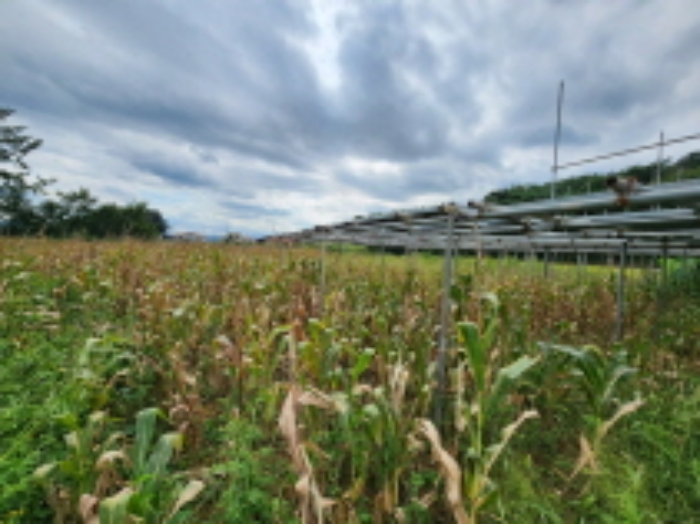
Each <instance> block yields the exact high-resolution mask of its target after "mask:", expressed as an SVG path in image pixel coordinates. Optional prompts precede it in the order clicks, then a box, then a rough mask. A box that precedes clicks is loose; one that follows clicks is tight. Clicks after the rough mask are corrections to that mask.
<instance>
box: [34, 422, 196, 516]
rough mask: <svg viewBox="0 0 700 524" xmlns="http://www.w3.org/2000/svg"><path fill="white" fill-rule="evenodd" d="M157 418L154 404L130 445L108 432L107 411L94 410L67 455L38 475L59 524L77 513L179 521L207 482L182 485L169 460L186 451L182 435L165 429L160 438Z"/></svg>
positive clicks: (71, 436)
mask: <svg viewBox="0 0 700 524" xmlns="http://www.w3.org/2000/svg"><path fill="white" fill-rule="evenodd" d="M159 416H160V411H159V410H158V409H156V408H149V409H145V410H142V411H140V412H139V413H138V414H137V416H136V428H135V438H134V442H133V443H132V444H131V445H128V444H127V442H126V436H125V435H124V434H123V433H121V432H116V433H111V434H109V435H107V433H106V432H107V422H108V420H107V415H106V413H104V412H96V413H93V414H92V415H90V417H88V421H87V424H86V425H85V426H84V427H82V428H78V429H76V430H75V431H72V432H71V433H68V434H67V435H66V444H67V445H68V450H69V455H68V457H66V458H65V459H63V460H62V461H60V462H57V463H49V464H46V465H44V466H41V467H40V468H38V469H37V470H36V472H35V473H34V477H35V479H36V480H37V481H38V482H39V483H40V484H41V485H42V486H43V487H44V489H45V493H46V497H47V502H48V503H49V504H50V505H51V507H52V508H53V509H54V515H55V521H56V522H57V523H59V524H61V523H67V522H72V521H73V519H74V518H76V517H77V516H80V518H82V519H83V521H85V522H88V523H97V522H108V523H114V524H123V523H127V522H133V521H134V519H141V520H142V521H143V522H147V523H154V524H155V523H166V522H177V521H180V520H179V519H180V518H181V517H178V513H179V512H180V510H181V509H182V507H183V506H184V505H185V504H186V503H187V502H190V501H191V500H193V499H194V498H195V497H196V496H197V495H198V494H199V492H200V491H201V490H202V489H203V488H204V484H203V483H202V482H201V481H200V480H197V479H194V480H191V481H189V482H188V483H187V484H184V485H183V484H182V483H181V482H175V481H174V479H173V478H172V477H171V475H170V474H169V472H168V470H167V467H168V465H169V463H170V462H171V460H172V458H173V456H174V454H175V453H176V452H178V451H179V450H181V449H182V444H183V443H182V435H181V434H180V433H177V432H171V433H165V434H163V435H161V436H160V437H159V438H158V439H157V440H156V439H155V437H156V422H157V418H158V417H159ZM98 515H99V520H98Z"/></svg>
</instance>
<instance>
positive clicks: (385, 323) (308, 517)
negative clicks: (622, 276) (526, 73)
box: [0, 239, 700, 524]
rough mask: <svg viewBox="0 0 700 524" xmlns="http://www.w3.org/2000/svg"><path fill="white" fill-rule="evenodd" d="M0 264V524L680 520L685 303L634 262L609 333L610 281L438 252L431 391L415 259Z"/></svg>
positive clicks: (690, 349) (128, 256)
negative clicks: (442, 347) (447, 267)
mask: <svg viewBox="0 0 700 524" xmlns="http://www.w3.org/2000/svg"><path fill="white" fill-rule="evenodd" d="M0 252H1V253H2V258H1V260H2V262H1V266H0V273H1V275H2V278H1V279H0V282H1V284H0V285H1V287H0V299H1V300H2V309H1V310H0V336H1V338H0V355H1V357H2V359H3V366H2V368H1V370H0V373H1V374H2V375H1V378H2V380H0V384H2V385H0V391H1V392H2V395H0V444H1V446H0V449H1V450H2V451H0V488H1V489H0V522H1V523H8V524H9V523H19V522H32V523H36V522H56V523H73V522H85V523H98V522H100V523H106V522H109V523H127V522H146V523H166V522H167V523H176V522H200V523H220V522H280V523H287V522H302V523H304V524H307V523H309V524H310V523H322V522H326V523H365V522H372V523H375V522H376V523H389V522H401V523H421V522H425V523H434V522H457V523H460V524H465V523H468V524H476V523H497V522H692V521H695V520H696V519H697V517H696V515H697V508H698V507H700V490H699V489H698V486H699V485H700V459H698V458H697V457H699V456H700V455H698V454H697V453H696V451H697V449H698V447H700V432H698V431H697V429H699V428H698V425H699V424H700V411H698V409H697V407H698V406H697V403H698V402H700V389H698V379H697V373H696V367H697V361H696V360H695V357H696V356H697V352H698V349H700V345H699V344H700V343H699V342H698V340H700V322H698V319H700V314H699V313H700V302H699V301H698V299H697V297H696V296H694V295H693V294H692V293H688V292H687V291H688V289H687V286H684V285H683V283H682V282H683V281H682V280H681V284H680V285H679V284H678V283H677V282H676V281H674V280H673V279H670V278H669V279H666V280H664V281H663V282H662V281H661V276H660V272H659V270H658V269H649V268H638V269H632V270H631V271H630V275H629V288H628V292H627V304H626V307H627V320H626V326H625V337H624V339H623V340H620V341H614V340H613V332H614V329H615V313H616V309H615V307H616V306H615V292H616V290H615V275H616V272H615V271H616V270H615V268H613V267H606V266H598V267H589V268H584V267H577V266H569V265H566V264H559V265H557V266H555V268H554V271H553V274H552V275H550V276H549V277H547V278H545V277H544V276H543V274H542V268H541V265H539V264H538V263H537V262H533V261H523V260H512V259H505V258H503V259H492V260H475V259H472V258H467V257H461V258H458V260H457V261H456V268H455V281H454V284H453V286H452V288H451V289H450V291H449V299H450V300H449V306H450V311H449V315H448V317H449V319H448V320H449V321H448V324H447V325H446V326H444V328H445V329H446V330H447V333H448V334H449V337H448V347H447V355H446V357H447V372H446V377H445V381H444V383H440V382H439V381H438V380H437V379H436V377H437V373H436V371H437V362H438V341H439V336H440V329H441V314H440V313H441V312H440V307H441V298H442V282H441V279H442V270H441V264H442V260H441V259H440V258H439V257H436V256H431V255H418V254H413V255H405V256H396V255H381V254H372V253H363V252H351V253H348V252H345V253H343V252H341V251H330V252H328V253H322V252H321V251H320V250H319V249H315V248H301V247H299V248H296V247H295V248H280V247H262V246H261V247H256V246H239V247H236V246H226V245H213V244H185V243H182V244H180V243H167V242H161V243H158V242H155V243H139V242H135V241H119V242H104V243H100V242H84V241H77V240H76V241H50V240H42V239H39V240H36V239H35V240H26V239H25V240H23V239H2V240H0ZM684 268H685V266H684ZM686 271H687V272H688V273H690V270H689V269H687V268H686ZM680 273H681V271H680V269H678V274H680ZM674 274H675V273H674ZM679 278H680V277H679ZM690 281H691V280H688V282H690Z"/></svg>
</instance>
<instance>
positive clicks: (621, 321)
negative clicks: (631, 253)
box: [615, 242, 627, 341]
mask: <svg viewBox="0 0 700 524" xmlns="http://www.w3.org/2000/svg"><path fill="white" fill-rule="evenodd" d="M626 268H627V242H623V243H622V246H620V268H619V272H618V275H617V324H616V326H615V340H618V341H620V340H622V338H623V337H624V336H625V269H626Z"/></svg>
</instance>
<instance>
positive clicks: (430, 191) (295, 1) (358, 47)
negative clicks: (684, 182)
mask: <svg viewBox="0 0 700 524" xmlns="http://www.w3.org/2000/svg"><path fill="white" fill-rule="evenodd" d="M696 12H697V10H696V9H695V4H694V2H692V1H691V0H665V1H664V2H661V1H659V0H655V1H649V2H638V1H636V0H620V1H619V2H616V3H614V4H611V5H609V6H608V5H606V6H600V5H598V4H597V3H593V2H585V3H584V2H579V3H574V2H557V1H550V0H536V1H533V2H531V3H529V4H528V6H527V7H526V8H517V7H514V6H513V4H512V3H511V2H506V1H504V0H502V1H494V2H488V3H486V2H462V1H458V0H445V1H441V2H434V3H427V2H426V3H421V2H414V1H398V0H386V1H382V2H377V1H373V0H357V1H355V2H347V3H346V2H333V1H328V2H327V1H325V0H284V1H283V0H279V1H275V2H251V1H244V0H236V1H232V2H225V3H224V2H212V1H208V0H204V1H202V2H196V3H195V2H190V1H186V0H171V1H166V0H152V1H149V2H143V1H139V0H122V1H120V2H94V1H89V0H52V1H48V0H34V1H32V2H25V1H20V0H6V1H5V2H2V3H0V71H2V82H0V105H6V106H9V107H12V108H15V109H17V110H18V115H19V117H20V118H21V117H25V118H26V119H27V121H29V122H31V124H32V129H31V130H32V131H33V132H36V133H37V134H38V135H39V136H41V138H44V139H45V146H44V148H43V150H44V151H47V152H49V153H50V155H49V156H48V157H46V158H50V161H49V160H44V164H41V165H40V167H41V168H42V172H46V174H47V175H50V176H56V177H57V178H60V177H68V178H70V177H71V176H75V177H76V180H78V179H80V180H84V179H85V178H87V177H88V175H87V174H86V173H85V172H83V171H80V170H79V169H78V168H77V167H74V165H75V163H71V161H70V160H71V159H73V158H75V157H80V158H81V160H82V163H80V164H81V165H84V164H88V163H89V162H102V163H104V165H98V166H95V171H97V172H101V173H102V172H103V170H104V172H103V176H104V177H105V178H110V179H111V181H110V184H111V185H112V186H114V185H115V184H116V185H118V184H117V182H116V181H118V180H123V181H124V184H130V186H131V185H133V186H134V187H141V186H139V183H143V185H144V186H148V188H149V189H148V190H149V191H152V190H153V187H152V186H158V185H160V186H159V187H162V188H163V189H164V190H166V189H170V190H172V191H177V190H178V188H181V189H182V190H183V191H186V192H188V194H190V193H197V194H200V195H201V198H202V200H203V201H209V200H211V202H212V206H211V207H212V209H214V208H217V209H223V210H225V211H226V212H227V213H229V212H230V213H231V215H232V216H238V217H245V219H246V220H249V221H250V222H249V223H251V224H253V223H254V221H255V220H257V222H255V224H256V225H254V226H251V228H255V227H261V226H260V220H263V219H264V217H265V216H268V215H271V214H278V216H279V213H289V215H288V217H287V218H288V219H289V222H290V224H294V225H298V226H299V227H302V226H306V225H312V224H309V223H308V222H309V221H312V220H318V221H323V220H327V217H325V216H321V215H313V214H305V215H303V218H300V217H301V216H302V215H298V214H296V211H295V212H294V213H292V212H291V211H290V210H291V209H292V207H291V206H292V205H298V204H299V202H300V200H299V199H305V200H303V201H304V202H307V203H308V204H309V205H307V206H303V207H304V208H305V209H306V210H307V211H308V209H312V208H313V209H315V208H314V205H316V204H317V203H318V202H323V204H318V208H319V209H323V210H331V211H332V212H336V211H337V210H340V209H342V210H344V209H345V207H342V205H341V204H343V205H344V204H346V201H347V200H348V197H347V195H346V194H345V191H347V190H348V189H350V190H352V191H353V192H354V194H357V195H360V196H359V197H358V198H366V199H367V200H366V201H367V202H371V204H367V205H372V206H376V205H378V204H377V201H381V202H382V205H385V204H386V206H387V207H391V206H392V204H395V205H396V207H405V205H406V203H407V202H409V201H411V200H416V199H420V197H422V196H425V195H434V196H435V199H436V200H464V199H468V198H478V197H479V196H480V195H477V194H474V192H475V191H483V190H484V188H487V189H488V188H496V187H502V186H507V185H511V184H513V183H517V182H518V181H520V180H529V181H532V180H535V179H538V177H542V176H548V173H549V165H550V163H551V147H552V142H553V134H554V126H555V116H556V95H557V89H558V85H559V81H560V80H561V79H565V80H566V96H565V103H564V119H563V121H564V122H563V123H564V127H563V131H562V148H564V153H565V155H564V156H568V157H575V156H576V157H577V156H581V155H585V154H591V153H596V152H601V150H602V151H603V152H607V151H609V150H612V149H615V148H622V147H629V146H634V145H637V143H638V142H639V141H640V140H641V141H644V142H646V141H648V137H649V136H653V135H655V134H656V133H658V130H659V129H661V128H664V129H668V130H669V133H672V134H676V135H678V134H683V133H685V134H688V133H691V132H697V131H698V130H697V129H696V127H697V122H698V121H700V119H699V118H698V114H697V109H695V108H696V107H699V106H698V103H700V85H699V84H700V77H699V76H698V75H697V73H696V71H697V70H698V67H697V66H698V60H699V58H698V56H699V55H698V54H697V49H698V46H700V36H699V35H700V20H698V18H700V15H697V14H696ZM324 16H325V18H324ZM693 18H695V20H693ZM671 127H672V128H673V129H671ZM56 129H63V130H64V132H63V133H61V134H60V136H57V135H56V134H55V130H56ZM42 130H51V131H52V132H54V134H53V135H52V136H49V135H47V136H43V135H42ZM41 155H42V152H41V151H40V152H38V153H37V154H36V158H38V159H39V160H41V158H42V157H41ZM57 158H64V159H65V162H63V163H62V164H61V165H62V166H68V167H64V168H62V169H64V170H65V171H63V170H62V171H58V168H56V167H54V162H55V160H56V159H57ZM70 169H77V170H78V171H79V172H78V171H76V172H74V173H71V171H70ZM110 169H111V170H112V171H109V170H110ZM52 170H53V171H52ZM540 173H541V174H540ZM141 176H143V177H144V178H143V179H140V178H138V177H141ZM154 179H155V180H156V181H157V183H155V184H154V183H153V180H154ZM103 187H108V184H106V183H103ZM110 187H111V186H110ZM112 193H113V194H114V195H118V194H121V193H120V192H119V191H118V190H117V189H116V187H115V188H114V190H113V191H112ZM122 193H123V192H122ZM164 198H165V197H164ZM227 198H234V200H235V201H234V202H233V203H232V201H229V200H226V199H227ZM270 199H273V200H274V199H276V200H275V201H274V202H273V201H272V200H270ZM265 200H269V205H262V204H261V202H263V201H265ZM292 200H293V201H294V202H293V203H292ZM244 201H245V202H244ZM335 201H337V202H338V203H339V205H338V206H334V205H333V202H335ZM353 202H354V201H353ZM361 202H362V201H361V200H358V201H357V204H356V205H362V203H361ZM347 205H348V206H349V205H350V204H349V203H348V204H347ZM353 205H355V204H353ZM217 206H218V207H217ZM285 206H287V207H285ZM324 206H325V207H324ZM356 211H357V213H362V209H357V210H356ZM172 212H173V213H177V206H176V205H175V204H173V206H172ZM323 212H324V213H328V212H330V211H323ZM337 212H339V211H337ZM308 213H311V212H308ZM319 213H321V212H320V211H319ZM166 214H167V213H166ZM222 214H223V212H222V213H220V214H219V215H222ZM219 215H216V216H217V217H218V216H219ZM168 218H169V219H171V221H173V222H177V218H176V217H173V218H171V217H168ZM333 218H334V219H335V218H338V219H340V218H343V217H335V216H333ZM215 219H216V218H215V217H214V214H212V218H211V219H210V220H212V221H213V220H215ZM201 220H202V221H204V220H205V218H202V219H201ZM206 220H209V219H206ZM211 227H212V228H214V227H217V226H216V225H215V224H214V223H213V222H212V223H211Z"/></svg>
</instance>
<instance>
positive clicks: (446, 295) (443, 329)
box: [433, 215, 455, 427]
mask: <svg viewBox="0 0 700 524" xmlns="http://www.w3.org/2000/svg"><path fill="white" fill-rule="evenodd" d="M454 220H455V217H454V216H453V215H449V216H448V217H447V238H446V241H445V260H444V265H443V273H442V301H441V307H440V340H439V346H438V361H437V369H436V370H435V371H436V379H437V380H436V382H437V384H436V391H435V394H434V395H433V419H434V422H435V425H436V426H437V427H440V426H441V424H442V415H443V412H444V405H445V400H446V397H447V351H448V348H449V343H450V316H451V311H450V310H451V304H450V290H451V288H452V270H453V267H452V249H453V241H454V239H453V235H454Z"/></svg>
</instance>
